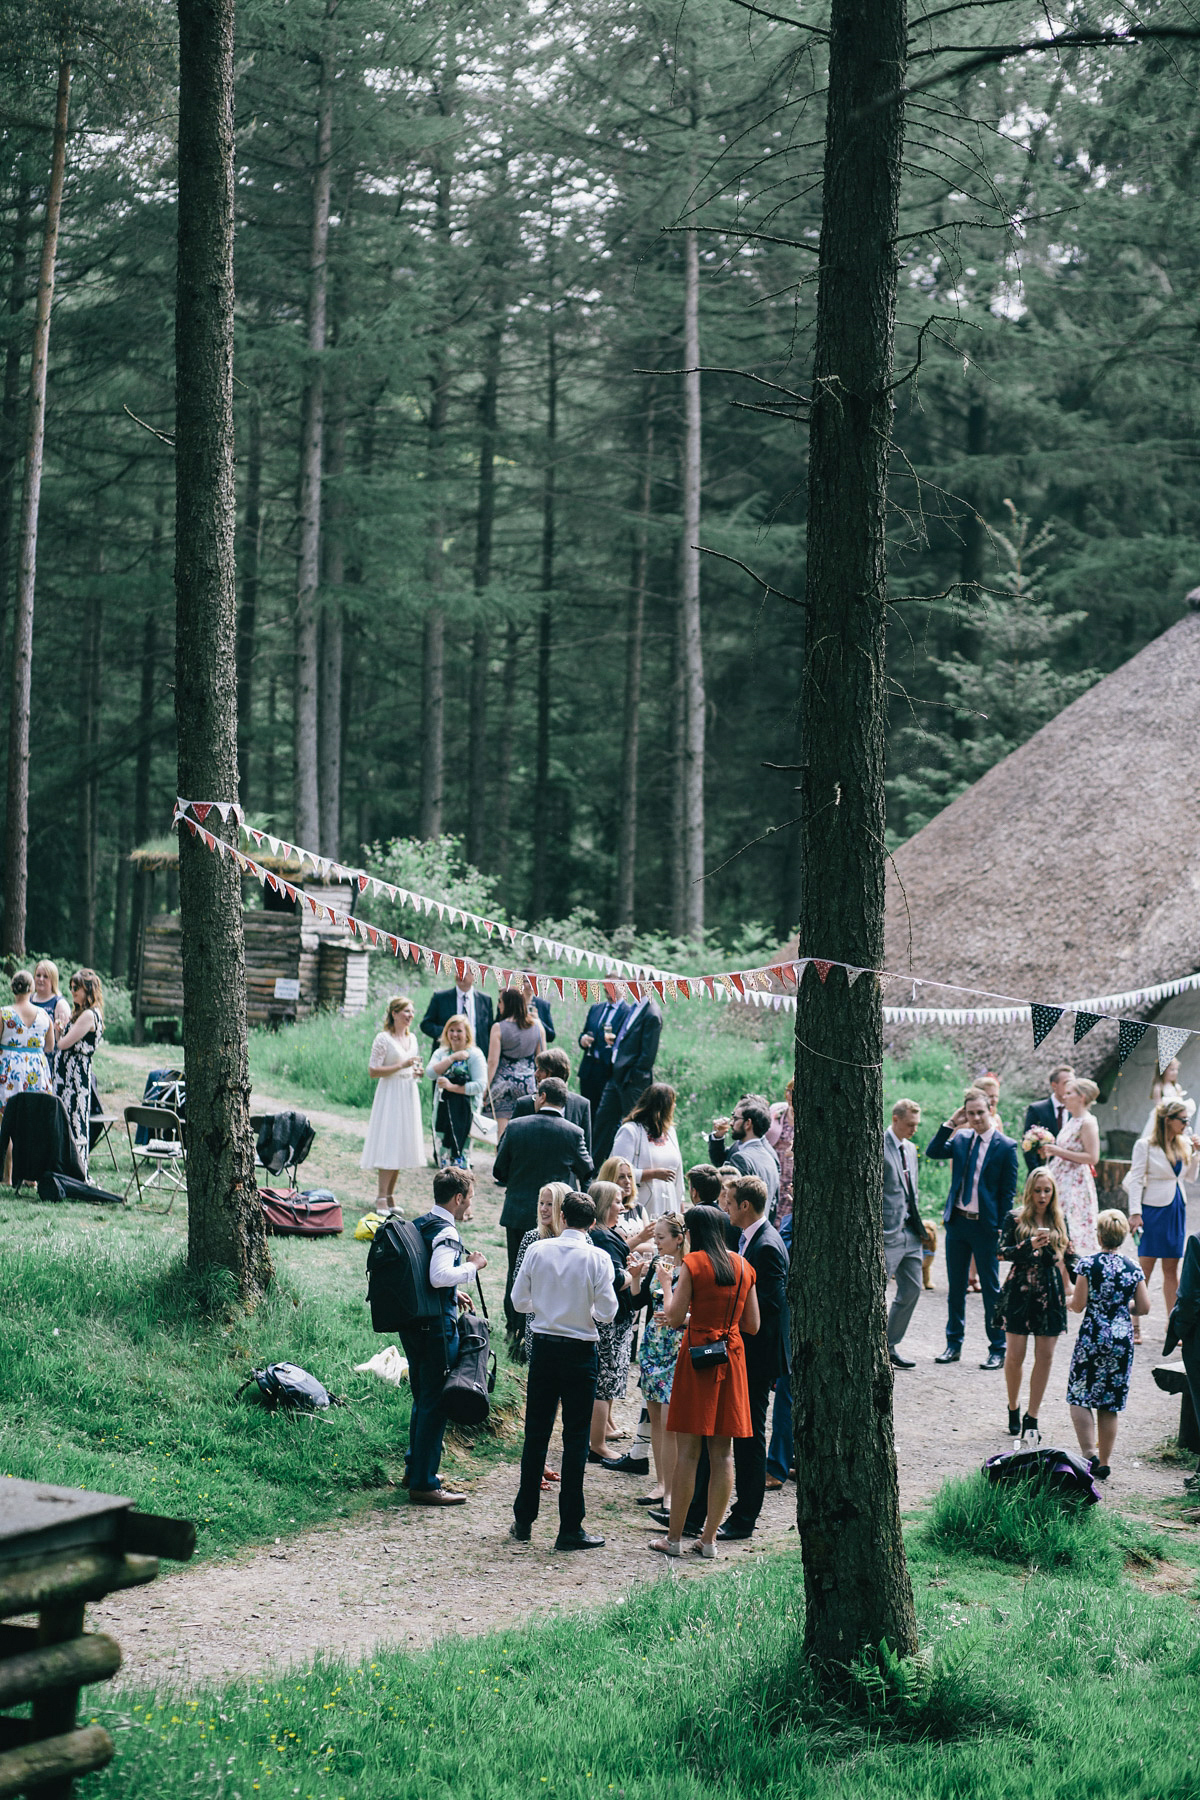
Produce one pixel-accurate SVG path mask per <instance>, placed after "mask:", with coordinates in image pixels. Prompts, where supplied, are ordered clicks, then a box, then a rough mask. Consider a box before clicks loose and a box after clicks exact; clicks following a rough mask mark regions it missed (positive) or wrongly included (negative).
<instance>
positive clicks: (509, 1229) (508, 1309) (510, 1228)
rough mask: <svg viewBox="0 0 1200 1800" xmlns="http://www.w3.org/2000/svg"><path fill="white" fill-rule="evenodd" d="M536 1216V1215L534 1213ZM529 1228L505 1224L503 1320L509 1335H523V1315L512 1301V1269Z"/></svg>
mask: <svg viewBox="0 0 1200 1800" xmlns="http://www.w3.org/2000/svg"><path fill="white" fill-rule="evenodd" d="M535 1217H536V1215H535ZM529 1229H530V1227H529V1226H528V1225H506V1226H505V1228H504V1236H505V1240H506V1242H507V1244H508V1274H507V1276H506V1277H505V1281H504V1322H505V1324H506V1325H507V1326H508V1330H509V1333H510V1335H511V1336H513V1337H520V1338H523V1337H524V1336H525V1315H524V1313H519V1312H518V1311H517V1310H516V1308H515V1307H514V1305H513V1303H512V1284H513V1271H514V1270H515V1269H516V1266H517V1251H518V1250H519V1249H520V1248H521V1240H522V1239H523V1238H524V1236H525V1233H526V1232H527V1231H528V1230H529Z"/></svg>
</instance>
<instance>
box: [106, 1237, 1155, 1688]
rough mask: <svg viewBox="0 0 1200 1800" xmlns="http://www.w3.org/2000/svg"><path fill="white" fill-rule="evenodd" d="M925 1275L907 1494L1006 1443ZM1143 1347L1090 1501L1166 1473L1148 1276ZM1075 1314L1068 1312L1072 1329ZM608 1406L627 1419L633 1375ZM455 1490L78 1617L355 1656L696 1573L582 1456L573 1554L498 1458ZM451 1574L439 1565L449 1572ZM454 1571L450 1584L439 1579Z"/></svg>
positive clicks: (781, 1498) (245, 1657)
mask: <svg viewBox="0 0 1200 1800" xmlns="http://www.w3.org/2000/svg"><path fill="white" fill-rule="evenodd" d="M935 1280H936V1282H937V1291H935V1292H933V1293H927V1294H925V1295H923V1296H922V1299H921V1302H920V1305H919V1306H918V1308H917V1313H916V1316H915V1318H914V1320H913V1324H912V1327H911V1329H910V1331H909V1334H908V1337H907V1339H906V1341H905V1346H904V1348H905V1350H906V1351H907V1352H908V1353H909V1354H910V1355H912V1356H914V1357H916V1358H917V1359H918V1364H917V1367H916V1368H915V1369H912V1370H909V1371H899V1372H897V1377H896V1388H895V1409H896V1433H897V1446H898V1455H899V1466H900V1489H901V1499H902V1502H903V1504H904V1505H905V1506H906V1507H910V1508H911V1507H913V1506H915V1505H917V1504H918V1503H919V1502H920V1501H922V1500H923V1499H925V1498H926V1497H927V1496H928V1495H929V1494H930V1493H931V1492H932V1491H933V1490H934V1489H936V1488H937V1487H938V1486H939V1485H940V1483H941V1482H942V1481H943V1480H944V1479H945V1478H946V1477H947V1476H948V1475H953V1474H963V1473H966V1472H968V1471H970V1470H972V1469H976V1468H978V1466H979V1464H980V1463H981V1462H982V1461H983V1459H984V1458H985V1457H986V1456H988V1455H990V1454H992V1453H993V1452H994V1451H996V1450H998V1449H1001V1448H1005V1447H1009V1445H1010V1440H1009V1439H1008V1437H1007V1436H1006V1435H1005V1429H1004V1427H1005V1416H1006V1415H1005V1404H1006V1403H1005V1397H1004V1378H1003V1375H1002V1374H1001V1373H998V1372H997V1373H992V1372H986V1371H983V1370H981V1369H979V1368H978V1367H977V1364H978V1362H979V1360H980V1358H981V1356H982V1354H983V1351H984V1348H985V1346H984V1339H983V1320H982V1303H981V1301H980V1299H979V1298H978V1296H972V1298H971V1300H970V1302H969V1311H968V1325H967V1350H966V1353H965V1355H964V1360H963V1361H962V1362H961V1363H958V1364H954V1365H950V1366H948V1367H944V1368H940V1367H938V1366H937V1365H936V1364H935V1363H934V1362H933V1360H932V1359H933V1357H934V1355H935V1354H936V1353H937V1351H938V1350H939V1349H940V1348H941V1346H942V1343H943V1341H944V1329H945V1309H946V1294H945V1271H944V1269H943V1268H942V1266H941V1264H940V1259H939V1265H938V1268H937V1270H936V1271H935ZM1153 1299H1154V1311H1153V1313H1152V1314H1151V1318H1150V1320H1148V1321H1147V1322H1146V1323H1147V1330H1146V1333H1145V1335H1146V1340H1147V1341H1146V1348H1145V1349H1143V1350H1142V1351H1140V1352H1139V1354H1138V1358H1137V1363H1136V1366H1135V1372H1134V1380H1133V1387H1132V1391H1131V1395H1130V1403H1129V1409H1128V1411H1127V1412H1126V1414H1125V1415H1124V1419H1123V1422H1122V1426H1121V1437H1120V1440H1119V1443H1118V1453H1117V1460H1116V1462H1115V1464H1114V1469H1113V1475H1112V1478H1111V1480H1110V1482H1109V1483H1108V1489H1107V1492H1106V1496H1105V1498H1106V1502H1109V1503H1111V1504H1114V1505H1117V1506H1123V1507H1126V1508H1131V1507H1132V1508H1133V1509H1134V1510H1136V1509H1137V1507H1138V1506H1139V1505H1144V1504H1145V1503H1146V1502H1147V1501H1151V1502H1153V1501H1154V1500H1157V1499H1160V1498H1163V1497H1165V1496H1166V1495H1177V1494H1178V1493H1179V1491H1180V1474H1179V1472H1178V1471H1177V1470H1174V1469H1170V1468H1168V1467H1165V1466H1164V1465H1163V1464H1162V1463H1160V1462H1159V1461H1158V1460H1157V1459H1156V1458H1154V1457H1152V1456H1151V1455H1150V1453H1151V1452H1152V1451H1153V1448H1154V1446H1155V1445H1157V1444H1159V1443H1160V1442H1161V1441H1162V1440H1163V1439H1164V1438H1166V1437H1167V1436H1169V1435H1170V1434H1171V1433H1172V1432H1173V1431H1174V1428H1175V1425H1176V1422H1177V1419H1178V1402H1177V1401H1175V1400H1172V1399H1171V1398H1169V1397H1168V1396H1167V1395H1165V1394H1162V1393H1160V1392H1159V1390H1158V1389H1157V1388H1156V1387H1155V1386H1154V1384H1153V1382H1152V1380H1151V1376H1150V1371H1151V1369H1152V1367H1153V1365H1154V1363H1155V1362H1156V1361H1157V1360H1158V1358H1157V1349H1156V1346H1157V1345H1159V1344H1161V1342H1162V1335H1161V1334H1162V1326H1163V1317H1162V1300H1161V1293H1160V1292H1159V1291H1158V1289H1157V1284H1155V1292H1154V1295H1153ZM1076 1326H1077V1321H1075V1320H1074V1319H1073V1320H1072V1335H1073V1334H1074V1331H1075V1329H1076ZM1067 1362H1068V1352H1067V1346H1065V1345H1064V1346H1063V1347H1062V1348H1060V1351H1059V1354H1058V1357H1057V1358H1056V1362H1055V1369H1054V1373H1053V1375H1052V1377H1051V1383H1050V1394H1051V1398H1050V1400H1049V1401H1048V1402H1047V1404H1046V1405H1045V1406H1044V1407H1043V1411H1042V1428H1043V1433H1044V1438H1045V1441H1047V1442H1058V1443H1063V1444H1068V1445H1073V1443H1074V1436H1073V1433H1072V1431H1071V1425H1070V1419H1069V1416H1068V1413H1067V1410H1066V1406H1065V1403H1064V1401H1063V1399H1062V1395H1063V1392H1064V1390H1065V1386H1066V1371H1067ZM630 1391H631V1398H630V1400H629V1402H628V1403H627V1405H626V1407H625V1411H624V1418H623V1420H622V1423H625V1424H631V1423H632V1422H633V1420H634V1419H635V1418H636V1404H635V1398H634V1397H633V1396H634V1390H633V1388H632V1384H631V1390H630ZM467 1485H469V1487H470V1489H471V1501H470V1504H469V1505H468V1506H465V1507H462V1508H460V1509H456V1510H454V1511H446V1512H437V1511H427V1510H422V1509H418V1508H410V1507H409V1506H408V1504H407V1501H406V1500H405V1498H404V1496H403V1495H397V1496H396V1498H395V1499H394V1500H393V1501H391V1502H390V1503H389V1504H388V1505H386V1506H384V1507H382V1508H380V1509H379V1510H378V1511H376V1512H373V1513H369V1514H367V1515H365V1516H364V1517H362V1518H360V1519H359V1520H357V1521H356V1522H355V1523H353V1524H348V1525H341V1526H336V1525H335V1526H330V1527H327V1528H325V1529H322V1530H317V1531H310V1532H306V1533H304V1534H302V1535H301V1536H299V1537H297V1538H296V1539H294V1540H292V1541H290V1542H288V1543H286V1544H278V1545H274V1546H269V1547H266V1548H263V1549H259V1550H255V1551H251V1552H247V1553H245V1554H243V1555H242V1556H241V1557H240V1558H238V1559H237V1560H236V1561H234V1562H231V1563H208V1564H204V1565H202V1566H200V1567H197V1568H194V1569H186V1570H181V1571H178V1572H176V1573H173V1574H168V1575H165V1576H164V1577H163V1578H161V1579H160V1580H159V1581H157V1582H155V1584H154V1585H153V1587H150V1588H146V1589H138V1590H134V1591H132V1592H130V1593H128V1594H123V1595H119V1596H116V1597H114V1598H113V1599H112V1600H110V1601H109V1602H107V1603H106V1604H105V1605H103V1606H99V1607H96V1608H94V1609H93V1620H94V1628H96V1629H104V1630H110V1631H112V1632H113V1634H114V1635H115V1636H116V1638H117V1639H118V1641H119V1642H120V1644H121V1646H122V1649H123V1650H124V1652H125V1658H126V1661H125V1667H124V1671H123V1676H122V1679H123V1680H125V1681H127V1682H130V1683H134V1684H143V1683H154V1682H163V1681H166V1682H169V1683H170V1684H173V1685H174V1684H188V1683H191V1682H203V1681H219V1680H222V1679H224V1678H227V1677H229V1676H237V1675H249V1674H256V1673H261V1672H262V1671H263V1670H265V1669H268V1668H279V1667H284V1666H287V1665H290V1664H299V1663H304V1662H307V1661H310V1660H311V1659H312V1658H313V1657H315V1656H317V1655H319V1654H321V1653H326V1654H336V1655H345V1656H349V1657H353V1658H358V1657H361V1656H364V1655H367V1654H369V1653H370V1652H371V1651H372V1650H373V1649H374V1648H375V1647H376V1646H377V1645H381V1646H382V1645H392V1646H397V1647H411V1648H418V1647H421V1646H423V1645H426V1644H429V1643H431V1642H432V1641H433V1640H434V1639H435V1638H437V1637H438V1636H440V1635H442V1634H445V1633H447V1632H467V1633H475V1632H485V1631H491V1630H494V1629H497V1628H499V1627H503V1626H507V1625H512V1624H514V1623H517V1622H522V1621H524V1620H528V1619H539V1618H543V1617H547V1616H549V1615H552V1614H556V1613H569V1612H577V1611H580V1610H582V1609H584V1608H587V1607H590V1606H594V1605H598V1604H601V1603H605V1602H611V1601H612V1600H614V1599H615V1598H617V1597H618V1596H619V1595H622V1594H624V1593H626V1592H628V1591H629V1589H630V1588H631V1587H633V1586H634V1585H635V1584H637V1583H639V1582H642V1581H647V1580H655V1579H658V1580H662V1579H668V1580H695V1579H703V1578H704V1576H705V1575H706V1573H707V1572H708V1569H709V1566H710V1565H707V1564H702V1563H700V1562H699V1561H698V1560H696V1559H692V1558H688V1559H686V1560H685V1561H684V1562H681V1563H670V1564H668V1563H667V1562H665V1561H664V1560H663V1559H662V1558H660V1557H657V1556H654V1555H652V1554H651V1553H650V1552H649V1551H648V1550H647V1549H646V1540H647V1539H648V1538H649V1537H650V1536H652V1535H653V1534H654V1528H653V1527H650V1526H648V1525H647V1523H646V1520H645V1518H644V1516H643V1512H642V1509H641V1508H640V1507H638V1506H636V1505H635V1497H636V1496H637V1495H638V1494H641V1493H644V1492H646V1490H647V1486H648V1484H647V1483H646V1482H645V1481H642V1480H639V1479H636V1478H632V1477H630V1476H625V1475H616V1474H610V1473H608V1472H607V1471H605V1470H601V1469H596V1468H590V1469H589V1470H588V1481H587V1500H588V1524H589V1526H590V1527H591V1528H592V1529H593V1530H599V1531H602V1532H603V1533H604V1535H605V1537H606V1539H607V1543H606V1545H605V1547H604V1549H603V1550H598V1551H589V1552H587V1553H585V1554H577V1555H572V1556H561V1555H555V1554H554V1553H553V1552H552V1550H551V1544H552V1542H553V1535H554V1531H555V1528H556V1518H555V1510H554V1497H553V1495H548V1496H546V1499H547V1500H548V1501H549V1506H548V1508H547V1509H546V1510H545V1511H544V1512H543V1515H542V1518H541V1519H540V1520H539V1522H538V1525H537V1526H536V1527H535V1530H534V1540H533V1542H532V1543H531V1544H514V1543H513V1542H512V1541H511V1540H510V1539H509V1537H508V1536H507V1532H508V1526H509V1522H510V1520H511V1518H512V1510H511V1509H512V1500H513V1495H514V1493H515V1491H516V1471H515V1468H514V1467H513V1465H511V1464H510V1465H503V1464H502V1465H492V1466H490V1467H489V1468H488V1469H487V1470H486V1472H485V1473H484V1474H482V1475H481V1476H480V1478H479V1479H478V1480H477V1481H473V1482H468V1483H467ZM795 1542H796V1535H795V1524H794V1515H793V1489H792V1488H791V1485H790V1484H789V1486H788V1487H786V1488H785V1489H784V1490H783V1492H782V1493H777V1494H771V1495H768V1496H767V1501H766V1506H765V1508H764V1512H763V1516H762V1519H761V1520H760V1523H759V1527H758V1530H757V1531H756V1533H755V1536H754V1538H753V1539H752V1540H750V1542H749V1543H746V1544H735V1545H729V1546H727V1547H725V1549H724V1553H723V1554H724V1559H725V1560H726V1561H727V1563H730V1564H736V1562H738V1561H739V1560H743V1559H745V1558H747V1557H752V1556H761V1555H762V1554H764V1553H765V1552H768V1551H774V1550H778V1549H781V1548H784V1547H786V1546H787V1545H788V1544H795ZM448 1570H449V1571H451V1572H452V1573H451V1578H450V1580H449V1581H448V1580H447V1571H448ZM448 1588H452V1589H453V1592H454V1594H455V1596H456V1598H455V1599H454V1600H453V1601H447V1600H446V1599H444V1598H442V1597H441V1596H442V1595H443V1594H444V1593H445V1592H446V1590H447V1589H448Z"/></svg>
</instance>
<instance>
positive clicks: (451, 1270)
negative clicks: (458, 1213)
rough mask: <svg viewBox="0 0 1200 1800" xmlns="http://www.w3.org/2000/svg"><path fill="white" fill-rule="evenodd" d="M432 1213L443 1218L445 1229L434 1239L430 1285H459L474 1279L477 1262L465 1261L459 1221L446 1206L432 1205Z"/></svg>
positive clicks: (430, 1258) (431, 1254)
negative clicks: (459, 1232)
mask: <svg viewBox="0 0 1200 1800" xmlns="http://www.w3.org/2000/svg"><path fill="white" fill-rule="evenodd" d="M429 1211H430V1213H431V1214H432V1215H433V1217H434V1218H435V1219H441V1220H442V1221H443V1223H444V1227H445V1228H444V1230H442V1231H439V1232H438V1234H437V1236H436V1237H435V1238H434V1240H433V1249H432V1250H431V1251H430V1253H429V1285H430V1287H435V1288H448V1287H457V1286H458V1284H459V1282H460V1281H474V1279H475V1264H474V1263H469V1262H463V1260H462V1252H463V1241H462V1239H461V1238H460V1237H459V1235H458V1221H457V1220H456V1219H455V1217H454V1214H453V1213H451V1212H447V1211H446V1208H445V1207H444V1206H431V1207H430V1209H429Z"/></svg>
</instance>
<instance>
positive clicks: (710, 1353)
mask: <svg viewBox="0 0 1200 1800" xmlns="http://www.w3.org/2000/svg"><path fill="white" fill-rule="evenodd" d="M743 1273H744V1270H741V1269H739V1270H738V1280H737V1286H736V1288H734V1290H733V1299H732V1300H731V1301H730V1302H729V1314H728V1317H727V1318H726V1320H725V1328H724V1335H723V1336H721V1337H719V1338H714V1339H713V1341H712V1343H711V1344H689V1345H688V1355H689V1356H690V1357H691V1359H692V1367H693V1369H715V1368H716V1366H717V1364H718V1363H727V1362H728V1361H729V1333H730V1330H731V1329H732V1326H733V1314H734V1310H735V1308H736V1306H737V1303H738V1301H739V1299H740V1298H741V1293H742V1275H743Z"/></svg>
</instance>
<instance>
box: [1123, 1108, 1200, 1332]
mask: <svg viewBox="0 0 1200 1800" xmlns="http://www.w3.org/2000/svg"><path fill="white" fill-rule="evenodd" d="M1189 1124H1190V1120H1189V1118H1188V1109H1187V1102H1186V1100H1164V1101H1162V1102H1160V1104H1159V1105H1158V1106H1156V1107H1155V1109H1154V1131H1153V1133H1152V1134H1151V1136H1150V1138H1149V1139H1147V1138H1139V1139H1138V1141H1137V1143H1136V1144H1135V1145H1134V1146H1133V1160H1132V1162H1131V1164H1130V1168H1129V1173H1128V1175H1127V1176H1126V1177H1125V1190H1126V1192H1127V1193H1128V1195H1129V1229H1130V1230H1131V1231H1132V1232H1135V1233H1136V1232H1137V1231H1139V1230H1140V1231H1141V1234H1142V1235H1141V1239H1140V1240H1139V1242H1138V1261H1139V1262H1140V1263H1141V1265H1142V1274H1143V1275H1144V1276H1145V1278H1146V1283H1147V1286H1148V1285H1149V1282H1150V1277H1151V1276H1152V1275H1153V1273H1154V1265H1155V1263H1156V1262H1157V1261H1158V1259H1159V1258H1160V1257H1161V1258H1162V1266H1163V1299H1164V1301H1165V1302H1166V1307H1167V1311H1168V1313H1169V1312H1170V1311H1171V1308H1172V1307H1173V1306H1174V1304H1175V1295H1176V1293H1177V1292H1178V1289H1179V1259H1180V1257H1181V1256H1182V1255H1183V1242H1184V1239H1185V1237H1186V1236H1187V1203H1186V1201H1185V1200H1184V1197H1183V1183H1184V1182H1185V1181H1195V1180H1196V1178H1197V1176H1198V1175H1200V1146H1198V1145H1197V1143H1196V1141H1195V1139H1194V1138H1193V1137H1192V1135H1191V1132H1190V1131H1189V1129H1188V1127H1189Z"/></svg>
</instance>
